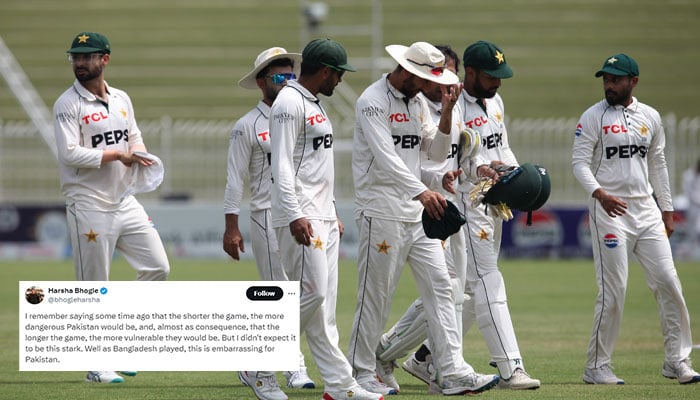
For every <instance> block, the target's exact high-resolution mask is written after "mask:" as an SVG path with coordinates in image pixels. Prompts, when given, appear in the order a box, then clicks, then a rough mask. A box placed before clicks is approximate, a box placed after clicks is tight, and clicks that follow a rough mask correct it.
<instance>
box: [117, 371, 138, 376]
mask: <svg viewBox="0 0 700 400" xmlns="http://www.w3.org/2000/svg"><path fill="white" fill-rule="evenodd" d="M117 372H119V373H120V374H122V375H126V376H136V374H138V372H137V371H117Z"/></svg>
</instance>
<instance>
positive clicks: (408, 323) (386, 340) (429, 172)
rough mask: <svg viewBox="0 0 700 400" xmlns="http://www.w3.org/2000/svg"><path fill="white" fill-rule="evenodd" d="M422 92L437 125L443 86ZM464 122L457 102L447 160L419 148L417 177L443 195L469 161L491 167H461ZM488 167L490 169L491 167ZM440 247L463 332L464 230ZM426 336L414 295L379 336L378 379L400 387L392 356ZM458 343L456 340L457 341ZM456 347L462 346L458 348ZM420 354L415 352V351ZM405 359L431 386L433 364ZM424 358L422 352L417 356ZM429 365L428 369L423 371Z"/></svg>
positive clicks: (445, 49) (455, 65)
mask: <svg viewBox="0 0 700 400" xmlns="http://www.w3.org/2000/svg"><path fill="white" fill-rule="evenodd" d="M435 48H437V49H438V50H440V51H441V52H442V53H443V54H444V56H445V69H447V70H449V71H451V72H452V73H454V74H457V72H458V71H459V64H460V61H459V57H458V56H457V54H456V53H455V52H454V50H452V48H451V47H449V46H443V45H437V46H435ZM418 96H424V97H425V98H426V100H427V102H426V103H427V105H428V108H429V110H430V116H431V118H432V120H433V122H435V123H436V124H438V123H439V122H440V118H441V115H442V114H441V113H442V103H441V100H442V91H441V88H440V85H438V84H434V83H433V84H432V85H426V87H425V88H424V89H423V90H422V91H421V93H419V94H418ZM463 130H464V124H463V122H462V110H461V107H460V106H459V103H458V104H455V106H454V108H453V109H452V127H451V132H450V136H451V141H452V143H451V147H450V151H449V153H448V155H447V159H445V160H444V161H442V162H436V161H434V160H431V159H429V158H428V157H427V155H426V154H425V153H424V152H421V155H420V156H421V181H422V182H423V183H424V184H425V185H426V186H427V187H428V188H429V189H430V190H434V191H438V192H440V193H441V194H442V195H443V196H445V198H446V199H448V200H451V201H453V202H456V201H457V199H456V192H455V187H454V182H455V180H457V178H458V177H460V175H462V172H464V175H462V176H463V179H468V178H469V176H470V175H469V174H470V171H471V170H472V169H473V166H474V165H476V166H481V168H482V173H487V172H486V171H488V170H490V168H489V166H488V165H487V163H486V162H485V161H484V160H483V159H481V158H480V157H478V156H477V157H476V158H475V159H468V163H467V164H468V165H465V169H466V170H465V171H463V170H462V169H461V168H460V165H459V159H458V158H459V157H458V153H459V150H458V148H459V140H460V135H461V134H462V131H463ZM492 172H493V171H492ZM442 247H443V249H444V252H445V261H446V264H447V270H448V272H449V275H450V280H451V282H452V286H453V287H454V288H455V291H454V293H453V294H454V295H455V296H454V302H455V315H456V319H457V332H458V334H459V336H460V337H461V335H462V304H463V303H464V296H463V295H464V288H465V285H466V279H467V278H466V273H467V270H466V269H467V259H466V257H467V253H466V248H465V243H464V232H463V231H462V230H461V229H460V230H459V231H458V232H457V233H455V234H453V235H452V236H450V237H449V238H448V239H447V240H445V241H443V242H442ZM427 335H428V325H427V318H426V316H425V312H424V309H423V301H422V300H421V299H420V297H419V298H418V299H416V300H415V301H414V302H413V303H412V304H411V305H410V306H409V308H408V309H407V310H406V312H405V313H404V315H403V316H402V317H401V319H400V320H399V321H398V322H397V323H396V324H394V326H393V327H391V329H389V330H388V331H387V332H386V333H384V334H383V335H382V338H381V340H380V343H379V347H378V348H377V376H378V378H379V379H380V380H381V382H383V383H385V384H386V385H387V386H390V387H393V388H395V389H397V390H398V389H399V385H398V382H396V378H395V377H394V375H393V370H394V368H395V366H396V365H397V364H396V361H395V360H396V359H398V358H401V357H404V356H405V355H406V354H408V352H409V351H411V350H412V349H414V348H415V347H416V346H417V345H418V344H420V343H421V342H422V343H423V344H422V345H421V348H420V349H419V350H418V352H417V353H419V352H421V351H423V352H425V356H427V355H428V354H429V353H430V350H429V349H430V344H429V343H428V340H425V339H426V338H427ZM460 346H461V341H460ZM460 351H461V350H460ZM418 357H419V358H420V355H419V356H418ZM431 358H432V357H431ZM414 359H415V358H414V357H412V358H410V359H409V360H408V361H407V362H406V363H404V365H403V367H404V369H406V371H407V372H409V373H411V374H413V375H414V376H416V377H418V378H419V379H423V380H424V381H425V382H426V383H428V384H431V386H433V390H435V388H437V387H438V386H437V383H435V382H433V381H434V380H435V376H434V375H435V369H434V368H433V366H432V364H431V365H430V366H428V364H429V363H427V362H423V363H420V364H419V363H411V362H410V361H411V360H414ZM422 360H424V361H425V357H423V358H422ZM428 368H430V370H428Z"/></svg>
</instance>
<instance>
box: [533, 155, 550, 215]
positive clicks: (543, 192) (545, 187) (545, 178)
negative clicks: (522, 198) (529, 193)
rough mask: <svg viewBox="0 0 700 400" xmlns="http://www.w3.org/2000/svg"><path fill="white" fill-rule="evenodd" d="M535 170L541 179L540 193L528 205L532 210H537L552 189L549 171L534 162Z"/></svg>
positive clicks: (545, 200)
mask: <svg viewBox="0 0 700 400" xmlns="http://www.w3.org/2000/svg"><path fill="white" fill-rule="evenodd" d="M535 168H536V169H537V172H539V174H540V179H541V181H542V187H541V188H540V194H539V195H538V196H537V198H536V199H535V202H534V203H532V205H530V209H531V210H532V211H534V210H539V209H540V208H541V207H542V206H543V205H544V203H546V202H547V200H548V199H549V194H550V192H551V191H552V182H551V181H550V180H549V173H547V169H546V168H545V167H543V166H541V165H537V164H535Z"/></svg>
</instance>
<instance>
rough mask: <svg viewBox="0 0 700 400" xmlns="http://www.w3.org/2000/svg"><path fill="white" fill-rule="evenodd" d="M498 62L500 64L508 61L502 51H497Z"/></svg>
mask: <svg viewBox="0 0 700 400" xmlns="http://www.w3.org/2000/svg"><path fill="white" fill-rule="evenodd" d="M496 60H498V63H499V64H501V63H503V62H505V61H506V59H505V57H504V56H503V53H501V52H500V51H496Z"/></svg>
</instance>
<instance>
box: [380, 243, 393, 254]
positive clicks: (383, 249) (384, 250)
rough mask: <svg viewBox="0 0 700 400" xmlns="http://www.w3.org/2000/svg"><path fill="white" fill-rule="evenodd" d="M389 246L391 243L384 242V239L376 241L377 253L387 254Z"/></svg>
mask: <svg viewBox="0 0 700 400" xmlns="http://www.w3.org/2000/svg"><path fill="white" fill-rule="evenodd" d="M390 248H391V245H389V244H387V243H386V240H382V242H381V243H377V252H378V253H384V254H387V255H388V254H389V249H390Z"/></svg>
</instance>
